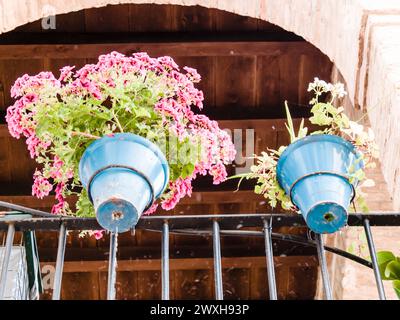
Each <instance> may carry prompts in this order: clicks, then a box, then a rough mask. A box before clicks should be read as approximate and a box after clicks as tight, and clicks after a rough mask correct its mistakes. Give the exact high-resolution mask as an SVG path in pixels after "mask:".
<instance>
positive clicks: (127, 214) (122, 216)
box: [96, 199, 139, 233]
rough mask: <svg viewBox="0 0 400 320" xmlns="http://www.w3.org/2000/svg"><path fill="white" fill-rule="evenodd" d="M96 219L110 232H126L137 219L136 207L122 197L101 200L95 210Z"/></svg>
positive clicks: (133, 225)
mask: <svg viewBox="0 0 400 320" xmlns="http://www.w3.org/2000/svg"><path fill="white" fill-rule="evenodd" d="M96 215H97V221H98V222H99V224H100V225H101V226H102V227H103V228H104V229H106V230H109V231H111V232H116V233H117V232H118V233H121V232H126V231H129V230H130V229H132V228H134V227H135V225H136V223H137V222H138V220H139V217H138V213H137V210H136V208H135V207H134V206H133V205H132V203H130V202H128V201H126V200H123V199H112V200H108V201H105V202H103V203H102V204H101V205H100V206H99V207H98V208H97V211H96Z"/></svg>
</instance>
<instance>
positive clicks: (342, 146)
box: [277, 134, 363, 233]
mask: <svg viewBox="0 0 400 320" xmlns="http://www.w3.org/2000/svg"><path fill="white" fill-rule="evenodd" d="M362 167H363V163H362V161H361V160H360V155H359V154H357V152H356V150H355V149H354V146H353V145H352V144H351V143H350V142H348V141H346V140H344V139H343V138H341V137H338V136H334V135H327V134H322V135H312V136H307V137H305V138H303V139H300V140H298V141H296V142H294V143H292V144H290V145H289V146H288V147H287V148H286V149H285V151H284V152H283V153H282V155H281V156H280V158H279V161H278V164H277V178H278V181H279V184H280V185H281V187H282V188H283V189H284V190H285V192H286V193H287V194H288V195H290V198H291V200H292V202H293V204H295V205H296V206H297V207H298V208H299V209H300V211H301V213H302V215H303V216H304V219H305V220H306V222H307V225H308V227H309V228H310V229H311V230H313V231H314V232H316V233H333V232H336V231H337V230H339V229H340V228H341V227H343V226H344V225H345V224H346V223H347V216H348V213H347V210H348V207H349V206H350V203H351V201H352V198H353V197H354V185H352V184H351V183H350V182H349V179H348V175H349V171H350V169H351V170H354V171H356V170H358V169H360V168H362ZM356 183H357V181H355V182H354V184H356Z"/></svg>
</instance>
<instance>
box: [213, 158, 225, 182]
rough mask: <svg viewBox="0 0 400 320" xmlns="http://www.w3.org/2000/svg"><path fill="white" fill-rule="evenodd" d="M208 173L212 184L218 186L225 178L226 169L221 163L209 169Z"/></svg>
mask: <svg viewBox="0 0 400 320" xmlns="http://www.w3.org/2000/svg"><path fill="white" fill-rule="evenodd" d="M209 173H210V174H211V175H212V176H213V184H220V183H221V182H224V181H225V180H226V177H227V173H226V169H225V166H224V164H223V163H222V162H218V163H217V164H215V165H213V166H212V167H211V168H210V170H209Z"/></svg>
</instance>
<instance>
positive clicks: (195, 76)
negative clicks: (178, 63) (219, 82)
mask: <svg viewBox="0 0 400 320" xmlns="http://www.w3.org/2000/svg"><path fill="white" fill-rule="evenodd" d="M183 70H185V71H186V72H187V73H188V75H189V77H190V78H191V80H192V81H193V82H200V80H201V76H200V75H199V74H198V72H197V70H196V69H194V68H190V67H183Z"/></svg>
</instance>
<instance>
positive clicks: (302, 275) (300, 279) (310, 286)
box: [287, 266, 318, 300]
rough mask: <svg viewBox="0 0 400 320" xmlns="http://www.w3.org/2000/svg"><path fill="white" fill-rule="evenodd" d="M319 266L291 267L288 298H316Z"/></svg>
mask: <svg viewBox="0 0 400 320" xmlns="http://www.w3.org/2000/svg"><path fill="white" fill-rule="evenodd" d="M317 277H318V268H315V267H308V266H302V267H299V268H295V267H291V268H290V269H289V289H288V297H287V298H288V299H302V300H311V299H314V297H315V293H316V285H315V284H316V282H317Z"/></svg>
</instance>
